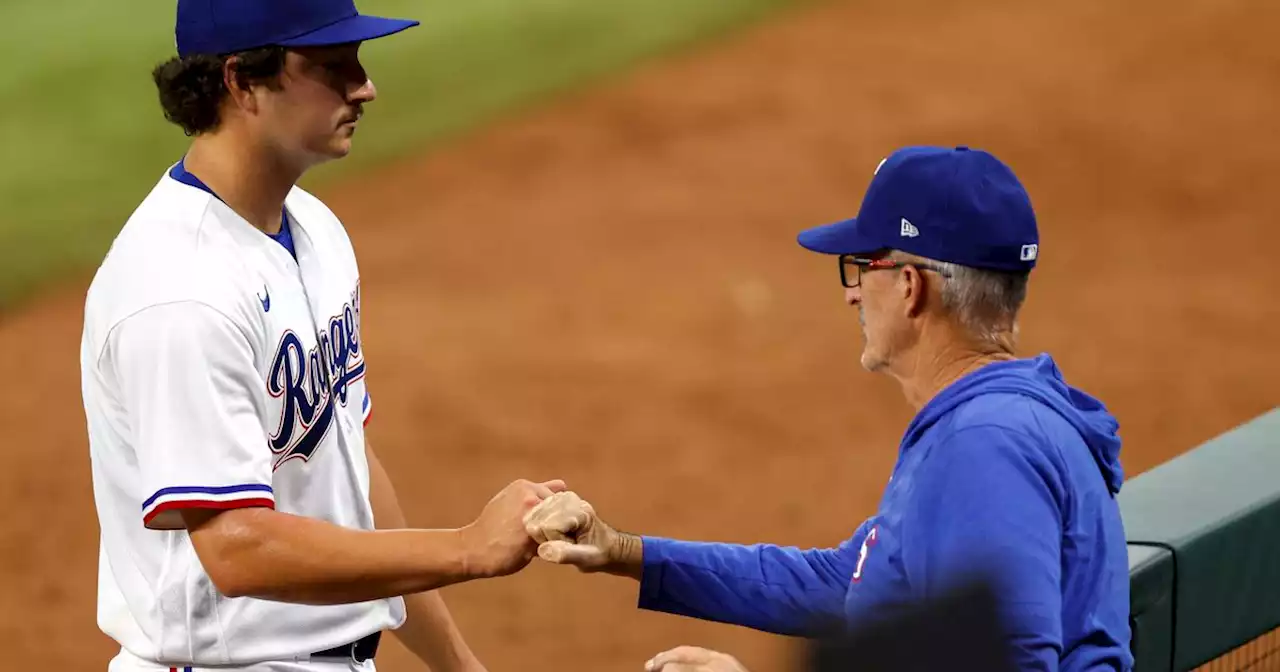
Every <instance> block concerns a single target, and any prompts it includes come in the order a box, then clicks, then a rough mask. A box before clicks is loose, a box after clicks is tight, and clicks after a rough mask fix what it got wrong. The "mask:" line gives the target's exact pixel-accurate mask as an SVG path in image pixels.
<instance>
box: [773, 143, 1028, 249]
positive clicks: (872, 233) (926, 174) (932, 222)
mask: <svg viewBox="0 0 1280 672" xmlns="http://www.w3.org/2000/svg"><path fill="white" fill-rule="evenodd" d="M798 239H799V242H800V244H801V245H802V246H804V247H805V248H807V249H810V250H813V251H814V252H821V253H824V254H870V253H873V252H878V251H881V250H890V249H893V250H900V251H902V252H907V253H909V254H914V255H917V256H921V257H925V258H928V259H934V260H936V261H945V262H950V263H953V264H959V265H961V266H969V267H973V268H983V269H991V270H1000V271H1030V270H1031V269H1032V268H1035V265H1036V259H1037V258H1038V257H1039V254H1040V235H1039V231H1038V230H1037V227H1036V216H1035V212H1034V210H1033V209H1032V207H1031V199H1030V197H1029V196H1028V195H1027V191H1026V189H1024V188H1023V186H1022V184H1021V183H1020V182H1019V181H1018V178H1017V176H1015V175H1014V174H1013V171H1012V170H1010V169H1009V167H1008V166H1006V165H1005V164H1004V163H1002V162H1001V161H1000V160H999V159H997V158H996V157H994V156H992V155H991V154H990V153H988V152H985V151H982V150H978V149H970V148H968V147H956V148H954V149H950V148H944V147H926V146H916V147H904V148H902V149H899V150H898V151H896V152H894V153H893V154H892V155H890V156H889V157H888V158H886V159H885V160H884V161H882V162H881V163H880V166H879V168H877V169H876V174H875V177H873V178H872V180H871V186H870V187H868V188H867V193H866V195H865V196H864V197H863V200H862V207H861V208H860V209H859V211H858V215H857V217H855V218H854V219H848V220H844V221H841V222H836V223H834V224H828V225H826V226H820V227H817V228H812V229H808V230H806V231H804V232H802V233H801V234H800V235H799V238H798Z"/></svg>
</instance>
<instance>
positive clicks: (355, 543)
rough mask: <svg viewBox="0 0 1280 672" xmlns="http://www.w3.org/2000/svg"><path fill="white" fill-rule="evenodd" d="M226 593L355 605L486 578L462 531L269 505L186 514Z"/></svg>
mask: <svg viewBox="0 0 1280 672" xmlns="http://www.w3.org/2000/svg"><path fill="white" fill-rule="evenodd" d="M183 518H184V519H185V521H186V525H187V529H188V530H189V531H190V534H191V540H192V543H193V545H194V546H195V549H196V553H197V555H198V556H199V557H200V561H201V563H202V564H203V565H204V568H205V571H206V572H207V573H208V574H209V578H210V579H212V580H213V583H214V585H215V586H217V588H218V590H219V592H221V593H223V594H224V595H227V596H229V597H257V598H261V599H267V600H276V601H281V602H293V603H298V604H348V603H353V602H364V601H368V600H377V599H384V598H388V597H394V596H397V595H404V594H408V593H417V592H422V591H426V590H433V589H435V588H439V587H442V586H446V585H450V584H453V583H458V582H461V581H466V580H470V579H473V578H478V575H477V574H476V572H475V570H473V569H471V567H472V566H474V563H473V562H472V559H471V558H470V557H469V556H470V553H471V551H470V550H469V548H468V547H469V545H470V544H469V543H468V540H467V539H466V538H465V534H464V533H463V532H462V531H461V530H379V531H372V532H371V531H362V530H352V529H348V528H344V527H340V526H337V525H333V524H331V523H328V522H325V521H321V520H317V519H314V518H307V517H304V516H295V515H291V514H288V513H283V512H279V511H274V510H272V509H268V508H245V509H233V510H230V511H225V512H217V511H206V510H201V509H192V510H189V511H184V512H183Z"/></svg>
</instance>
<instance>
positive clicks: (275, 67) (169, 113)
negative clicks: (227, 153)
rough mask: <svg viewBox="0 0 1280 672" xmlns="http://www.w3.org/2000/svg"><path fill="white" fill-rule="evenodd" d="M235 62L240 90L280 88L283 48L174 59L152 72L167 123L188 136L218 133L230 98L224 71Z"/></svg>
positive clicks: (158, 66)
mask: <svg viewBox="0 0 1280 672" xmlns="http://www.w3.org/2000/svg"><path fill="white" fill-rule="evenodd" d="M232 58H234V59H236V61H235V64H234V66H233V67H234V68H235V73H236V79H237V81H238V82H239V84H240V86H242V87H246V88H247V87H249V86H250V85H255V84H263V85H265V86H267V87H270V88H275V87H276V86H278V84H279V75H280V73H281V72H282V71H283V70H284V59H285V49H284V47H263V48H261V49H253V50H250V51H244V52H240V53H236V54H227V55H224V56H207V55H194V56H184V57H174V58H171V59H169V60H167V61H165V62H164V63H161V64H159V65H157V66H156V67H155V69H154V70H152V71H151V79H152V80H153V81H154V82H155V84H156V89H157V90H158V91H159V93H160V107H161V108H162V109H163V110H164V117H165V119H168V120H169V121H170V122H172V123H174V124H177V125H178V126H181V127H182V131H183V132H184V133H186V134H187V135H188V136H194V135H199V134H201V133H207V132H209V131H212V130H215V129H217V127H218V124H219V123H220V121H221V119H220V115H219V109H220V108H221V106H222V101H223V99H224V98H225V97H226V95H227V85H226V82H225V81H224V80H223V76H222V71H223V67H224V66H225V65H226V63H227V61H228V60H230V59H232Z"/></svg>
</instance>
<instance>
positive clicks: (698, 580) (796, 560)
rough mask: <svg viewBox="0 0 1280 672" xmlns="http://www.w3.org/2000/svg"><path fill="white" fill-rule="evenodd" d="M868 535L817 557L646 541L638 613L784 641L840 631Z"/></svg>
mask: <svg viewBox="0 0 1280 672" xmlns="http://www.w3.org/2000/svg"><path fill="white" fill-rule="evenodd" d="M864 527H865V524H864ZM864 533H865V531H864V530H863V528H859V529H858V532H857V533H856V534H855V535H854V536H853V538H852V539H850V540H848V541H846V542H844V543H842V544H840V546H838V547H837V548H832V549H813V550H800V549H798V548H786V547H780V546H774V545H770V544H756V545H752V546H742V545H737V544H719V543H708V542H688V541H677V540H674V539H662V538H657V537H644V574H643V576H642V578H641V581H640V601H639V606H640V608H641V609H648V610H651V611H660V612H665V613H669V614H678V615H681V616H689V617H693V618H698V619H702V620H706V621H716V622H720V623H730V624H733V625H741V626H745V627H748V628H753V629H756V630H762V631H765V632H771V633H775V634H780V635H794V636H818V635H821V634H826V633H830V632H833V631H838V630H839V628H840V627H841V625H842V624H843V621H844V599H845V594H846V591H847V589H848V586H849V580H850V578H851V577H852V576H853V571H854V566H855V565H856V564H857V561H858V549H859V546H860V545H861V543H862V540H861V535H862V534H864Z"/></svg>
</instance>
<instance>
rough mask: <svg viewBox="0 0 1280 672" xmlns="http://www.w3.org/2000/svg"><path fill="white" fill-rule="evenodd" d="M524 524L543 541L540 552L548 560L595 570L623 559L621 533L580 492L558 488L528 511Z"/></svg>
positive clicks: (533, 535)
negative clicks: (561, 490) (558, 490)
mask: <svg viewBox="0 0 1280 672" xmlns="http://www.w3.org/2000/svg"><path fill="white" fill-rule="evenodd" d="M524 525H525V530H526V531H527V532H528V533H529V536H530V537H532V538H533V539H534V540H535V541H537V542H538V543H539V544H540V545H539V546H538V556H539V557H541V558H542V559H543V560H546V561H547V562H552V563H556V564H561V565H573V566H575V567H577V568H578V569H580V570H582V571H584V572H596V571H601V570H605V569H607V568H608V567H609V565H610V564H612V563H614V562H616V561H618V560H620V558H619V551H620V549H619V546H620V543H619V542H620V536H621V535H619V534H618V533H617V532H616V531H615V530H614V529H613V528H611V527H609V526H608V525H606V524H605V523H604V521H602V520H600V517H599V516H597V515H596V511H595V509H594V508H592V507H591V504H589V503H588V502H587V501H586V500H584V499H582V498H581V497H579V496H578V495H577V493H574V492H567V491H566V492H559V493H556V494H554V495H552V496H550V497H548V498H546V499H545V500H543V501H542V503H540V504H538V505H537V506H535V507H533V509H532V510H530V511H529V513H527V514H525V517H524Z"/></svg>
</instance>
